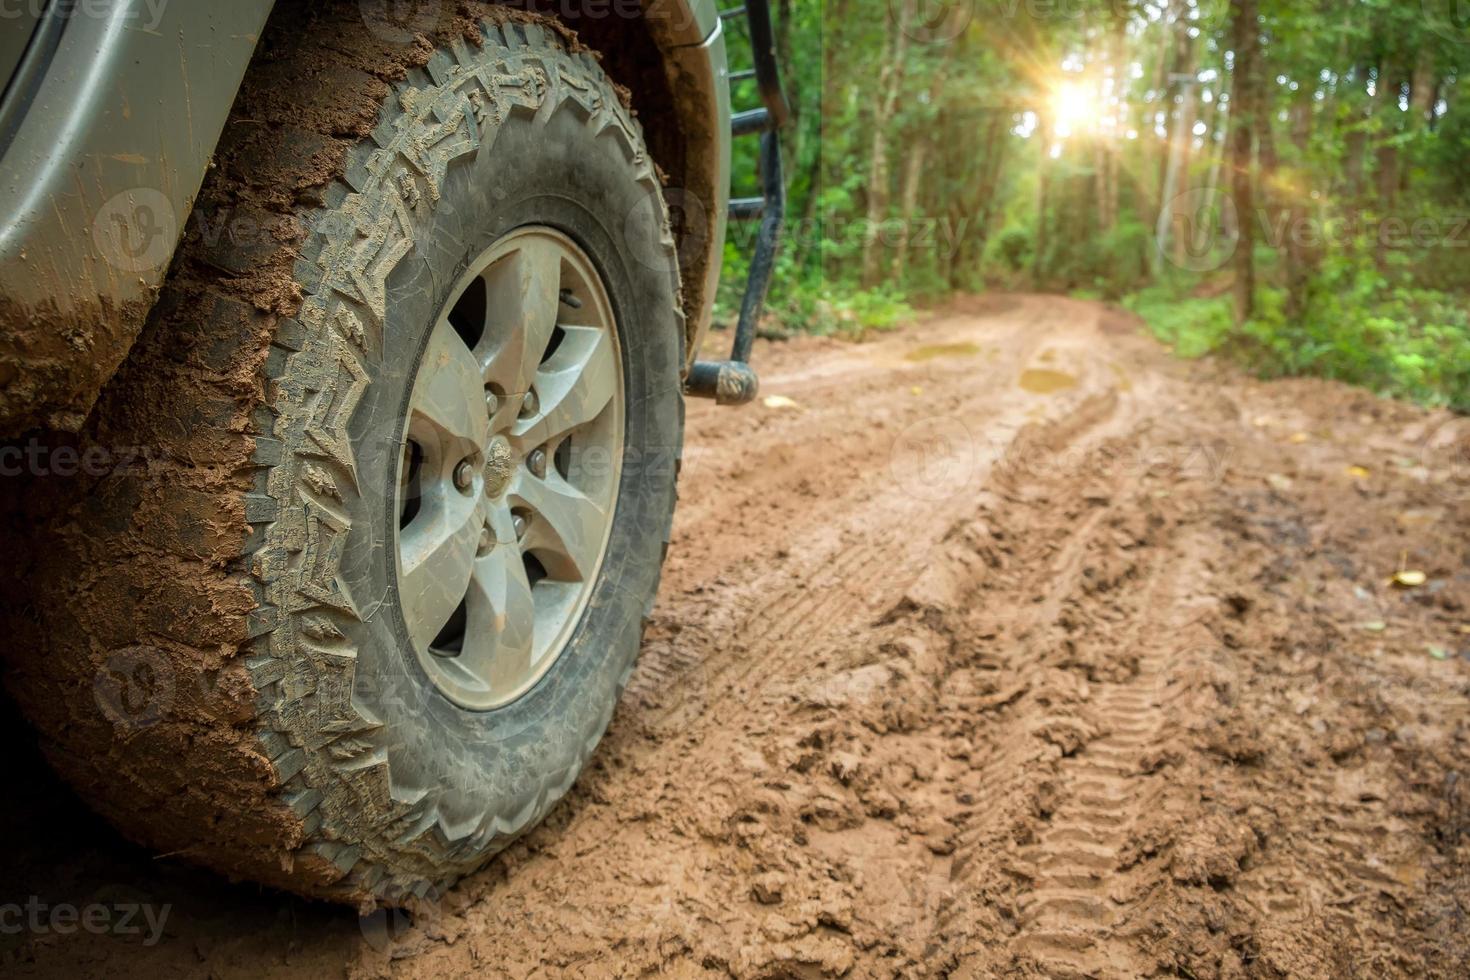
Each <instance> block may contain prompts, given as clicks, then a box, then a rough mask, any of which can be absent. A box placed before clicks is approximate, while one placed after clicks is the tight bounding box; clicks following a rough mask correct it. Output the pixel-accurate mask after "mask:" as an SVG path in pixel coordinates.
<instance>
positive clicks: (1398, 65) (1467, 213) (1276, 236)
mask: <svg viewBox="0 0 1470 980" xmlns="http://www.w3.org/2000/svg"><path fill="white" fill-rule="evenodd" d="M777 7H778V9H777V12H776V13H777V18H778V20H777V27H776V31H777V39H776V43H777V54H778V57H779V60H780V63H781V65H782V68H783V71H784V78H785V82H786V85H787V88H788V91H789V94H790V96H791V100H792V104H793V119H792V122H791V124H790V126H789V127H788V130H787V132H786V133H785V134H784V139H785V145H784V159H785V169H786V173H787V179H788V184H789V193H790V203H789V223H788V229H787V238H786V240H785V243H784V245H783V250H782V253H781V256H780V259H779V263H778V267H777V270H778V271H777V278H776V282H775V285H774V286H773V288H772V293H771V298H770V305H769V311H770V315H769V316H768V318H767V323H766V324H765V326H764V328H763V329H764V330H765V331H766V332H768V333H776V334H781V333H789V332H805V331H815V332H841V333H845V334H852V335H864V334H868V333H871V332H874V331H881V330H884V329H885V328H888V327H891V326H893V325H895V324H897V323H898V322H900V321H901V320H903V319H904V318H905V317H907V316H909V314H910V312H911V310H912V309H914V308H915V307H919V306H923V305H925V304H932V303H935V302H938V301H941V300H942V299H943V298H944V297H945V296H947V295H949V294H953V293H956V292H980V291H984V290H988V289H1004V290H1012V291H1037V292H1052V293H1065V294H1070V295H1079V296H1084V297H1090V298H1095V299H1102V300H1106V301H1109V302H1114V303H1117V304H1120V305H1122V306H1125V307H1127V308H1128V309H1130V310H1132V311H1134V312H1136V313H1137V314H1139V315H1140V316H1141V317H1142V318H1143V319H1144V321H1146V322H1147V324H1148V325H1149V327H1150V328H1151V330H1152V331H1153V332H1154V333H1155V334H1156V335H1157V336H1158V337H1159V338H1160V340H1161V341H1163V342H1164V343H1165V344H1166V345H1168V346H1169V347H1171V348H1172V349H1173V350H1174V351H1175V352H1177V353H1178V354H1179V355H1181V356H1185V357H1196V356H1200V355H1203V354H1206V353H1212V352H1213V353H1219V354H1221V355H1222V356H1227V357H1230V358H1232V359H1235V360H1237V361H1239V362H1241V363H1243V364H1245V365H1247V366H1248V367H1249V368H1251V369H1252V370H1254V371H1256V372H1257V373H1259V374H1262V375H1264V376H1281V375H1302V374H1310V375H1319V376H1324V377H1330V378H1336V379H1340V380H1343V381H1347V382H1350V383H1354V384H1360V385H1364V386H1367V387H1369V388H1371V389H1373V390H1376V391H1379V392H1382V393H1385V394H1391V395H1395V396H1399V397H1404V398H1409V399H1413V400H1415V401H1418V402H1421V403H1425V404H1432V405H1447V406H1450V407H1452V408H1454V409H1456V410H1459V411H1464V410H1467V409H1470V316H1467V286H1470V276H1467V273H1470V206H1467V205H1470V166H1467V163H1466V161H1467V159H1470V106H1467V102H1470V100H1467V99H1466V98H1465V97H1464V95H1465V93H1464V92H1462V90H1461V84H1462V82H1461V77H1462V73H1463V69H1464V67H1465V66H1466V64H1467V63H1470V16H1467V14H1466V12H1465V8H1464V5H1463V4H1459V3H1457V2H1456V0H1424V2H1422V3H1420V2H1417V0H1416V2H1402V0H1228V2H1227V0H779V3H778V5H777ZM741 40H742V39H740V38H739V37H734V38H732V39H731V41H730V47H731V52H732V62H733V63H734V64H735V65H736V66H737V67H738V66H741V65H742V61H743V58H744V57H745V55H744V52H743V51H742V48H741ZM742 85H744V86H752V88H751V89H750V90H749V91H747V90H744V89H742V88H741V86H742ZM755 97H756V96H755V93H754V90H753V82H743V83H738V84H737V86H736V90H735V102H736V104H737V106H738V105H741V104H743V103H750V104H754V102H755ZM737 143H738V145H737V148H736V157H735V164H734V165H735V172H736V174H737V175H743V179H745V180H746V181H748V183H749V187H748V190H751V191H753V189H754V187H755V182H756V176H755V174H756V170H757V165H756V159H755V157H756V153H755V147H754V143H753V141H750V140H742V141H737ZM737 190H738V188H737ZM753 235H754V229H753V228H750V227H747V226H733V227H732V229H731V234H730V237H729V242H728V244H727V249H726V265H727V275H726V277H725V283H726V285H725V286H724V287H723V288H724V289H725V290H726V293H725V295H724V296H723V297H722V308H723V309H726V310H728V309H730V308H733V307H734V306H735V305H736V302H737V299H736V297H737V291H738V289H739V287H740V284H741V283H742V282H743V276H742V275H741V273H742V272H743V268H744V265H745V261H746V256H747V254H748V252H749V246H750V242H751V238H752V237H753Z"/></svg>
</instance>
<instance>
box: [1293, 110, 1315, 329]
mask: <svg viewBox="0 0 1470 980" xmlns="http://www.w3.org/2000/svg"><path fill="white" fill-rule="evenodd" d="M1312 101H1313V99H1312V90H1311V88H1310V87H1309V86H1306V85H1303V86H1302V87H1301V88H1300V89H1298V91H1297V94H1296V98H1295V100H1294V101H1293V103H1292V107H1291V145H1292V147H1293V149H1294V150H1295V151H1296V160H1295V166H1294V167H1293V168H1292V172H1293V173H1295V174H1296V175H1297V176H1298V178H1299V179H1297V180H1293V181H1289V182H1288V184H1287V189H1286V193H1287V194H1289V195H1290V204H1289V206H1288V208H1287V213H1286V228H1285V234H1286V242H1285V246H1286V317H1287V319H1288V320H1292V321H1295V320H1299V319H1301V316H1302V314H1303V313H1305V312H1306V307H1307V286H1308V284H1309V282H1310V280H1311V274H1312V271H1313V269H1314V267H1315V265H1316V262H1317V251H1318V248H1319V245H1318V244H1317V242H1316V233H1315V232H1314V229H1312V228H1310V227H1309V226H1308V222H1309V220H1310V218H1311V212H1310V211H1309V210H1308V206H1307V202H1308V200H1309V194H1310V193H1311V181H1310V176H1309V174H1310V170H1309V161H1308V158H1307V155H1308V153H1309V152H1310V147H1311V138H1312Z"/></svg>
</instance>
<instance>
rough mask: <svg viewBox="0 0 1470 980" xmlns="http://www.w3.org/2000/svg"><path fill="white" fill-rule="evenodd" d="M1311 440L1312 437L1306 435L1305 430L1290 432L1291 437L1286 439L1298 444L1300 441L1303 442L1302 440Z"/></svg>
mask: <svg viewBox="0 0 1470 980" xmlns="http://www.w3.org/2000/svg"><path fill="white" fill-rule="evenodd" d="M1311 440H1312V437H1311V436H1309V435H1307V434H1306V433H1305V432H1293V433H1292V434H1291V438H1290V439H1288V440H1287V441H1288V442H1291V443H1295V444H1296V445H1298V446H1300V445H1301V444H1302V443H1304V442H1310V441H1311Z"/></svg>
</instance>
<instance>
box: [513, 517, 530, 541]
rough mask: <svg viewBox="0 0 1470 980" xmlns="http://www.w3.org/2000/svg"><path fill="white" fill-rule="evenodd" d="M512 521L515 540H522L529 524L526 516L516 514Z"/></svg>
mask: <svg viewBox="0 0 1470 980" xmlns="http://www.w3.org/2000/svg"><path fill="white" fill-rule="evenodd" d="M512 521H513V523H514V524H515V526H516V538H517V539H519V538H524V537H525V536H526V527H527V526H528V525H529V524H530V523H531V522H530V521H528V520H527V519H526V515H525V514H517V515H515V517H514V518H512Z"/></svg>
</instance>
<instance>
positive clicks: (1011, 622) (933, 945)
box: [0, 296, 1470, 980]
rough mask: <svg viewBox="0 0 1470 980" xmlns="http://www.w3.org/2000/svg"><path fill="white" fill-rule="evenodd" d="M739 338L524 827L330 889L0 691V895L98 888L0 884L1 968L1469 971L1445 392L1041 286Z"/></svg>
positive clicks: (1451, 467) (1459, 523)
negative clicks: (160, 811)
mask: <svg viewBox="0 0 1470 980" xmlns="http://www.w3.org/2000/svg"><path fill="white" fill-rule="evenodd" d="M759 354H760V357H759V360H760V364H761V367H762V373H763V376H764V395H765V396H767V397H768V398H770V399H771V400H769V401H767V402H766V403H764V404H759V403H758V404H757V405H755V406H753V407H751V408H749V409H746V410H743V411H730V410H720V409H715V408H712V407H710V406H706V405H702V404H696V405H692V406H691V411H690V418H689V442H690V445H689V453H688V459H687V463H686V469H685V474H684V478H683V482H682V502H681V505H680V512H679V516H678V520H677V524H676V534H675V540H674V545H673V550H672V553H671V555H670V558H669V564H668V567H667V571H666V574H665V577H664V586H663V590H662V594H661V596H660V599H659V603H658V610H657V616H656V619H655V621H654V623H653V625H652V627H651V629H650V631H649V634H648V637H647V640H646V643H645V648H644V652H643V656H642V661H641V664H640V666H639V668H638V671H637V673H636V674H635V676H634V679H633V681H632V684H631V686H630V688H629V689H628V691H627V693H626V695H625V697H624V699H623V702H622V704H621V706H620V708H619V710H618V714H617V717H616V719H615V720H614V723H613V728H612V731H611V732H610V734H609V735H608V737H607V740H606V741H605V742H604V744H603V746H602V749H601V750H600V752H599V754H598V755H597V757H596V759H595V761H594V763H593V765H592V766H591V767H590V768H589V770H588V772H587V773H586V774H585V775H584V776H583V778H582V779H581V781H580V782H579V783H578V784H577V786H576V788H575V790H574V791H573V792H572V794H571V795H570V797H569V798H568V799H567V800H566V802H565V803H564V804H563V805H562V806H561V807H560V808H559V809H558V810H557V811H556V813H555V814H554V815H553V817H552V818H551V819H550V820H549V821H548V822H547V823H546V824H545V825H544V826H542V827H541V828H539V829H538V830H536V831H535V832H534V833H532V834H531V835H530V836H529V837H527V838H526V839H525V840H523V841H522V842H520V843H518V844H517V845H515V846H514V847H512V848H511V849H510V850H509V851H508V852H507V853H506V854H505V855H504V856H503V857H501V858H500V859H498V860H496V861H495V862H494V863H493V864H492V865H491V866H490V867H489V868H487V869H486V870H485V871H483V872H481V873H480V874H478V875H476V876H475V877H473V878H471V879H469V880H468V881H466V882H464V883H463V884H462V885H460V886H459V887H458V888H456V889H455V890H454V891H453V892H451V893H450V894H447V895H444V896H440V897H439V898H438V899H436V900H434V901H431V902H428V903H426V906H425V907H424V908H422V909H420V910H419V911H418V913H417V914H416V915H413V916H408V915H404V914H401V913H399V914H388V913H381V912H380V913H378V914H376V915H373V916H369V917H367V918H365V919H359V918H358V916H357V915H356V914H354V913H353V912H351V911H348V910H341V909H335V908H330V907H326V906H321V905H314V904H311V903H306V902H300V901H297V900H294V899H291V898H288V897H285V896H281V895H278V894H274V893H270V892H266V891H263V890H260V889H257V888H253V887H249V886H244V885H230V884H227V883H225V882H222V881H220V880H218V879H216V878H214V877H212V876H211V875H209V874H207V873H204V872H200V871H196V870H194V869H191V868H189V867H187V866H183V865H179V864H176V863H174V862H173V861H172V860H170V859H169V858H167V857H162V858H159V857H155V856H152V855H148V854H144V853H141V852H139V851H137V850H136V849H134V848H131V847H130V846H128V845H127V844H125V843H123V842H122V841H121V840H119V839H118V838H117V837H116V836H115V835H113V834H112V833H111V832H110V831H109V830H108V829H107V828H106V827H105V826H103V825H101V824H100V823H99V822H97V821H96V820H95V819H94V818H92V817H90V816H88V815H87V814H86V813H85V812H84V811H82V810H81V808H80V807H79V805H78V804H76V803H75V802H74V801H72V799H71V798H70V796H69V795H68V794H67V792H66V791H65V790H64V789H63V788H61V787H59V786H58V785H57V784H56V783H55V781H54V780H52V779H51V778H50V777H49V776H48V775H47V774H46V772H45V770H44V767H43V766H41V764H40V763H39V762H38V761H37V757H36V756H35V754H34V751H33V749H32V748H30V747H28V745H27V742H26V739H27V736H26V735H25V734H24V733H23V732H17V731H11V732H10V733H9V734H11V736H12V737H11V739H10V740H9V741H10V743H11V744H12V745H18V746H19V748H16V749H15V750H14V751H13V752H12V760H13V761H12V763H11V764H12V765H13V767H14V770H13V771H14V772H16V773H17V774H18V777H17V778H14V779H12V781H11V788H12V792H11V794H10V798H9V799H8V801H7V802H6V803H5V804H4V807H3V811H4V817H3V827H4V834H5V836H4V840H5V853H4V854H3V857H0V862H3V863H0V886H3V892H4V894H3V895H0V899H3V901H7V902H12V903H19V904H21V905H23V904H24V903H26V902H28V901H33V902H39V903H45V904H46V905H47V906H48V907H59V906H62V905H74V906H77V907H78V908H79V909H84V908H85V907H86V906H88V905H92V906H97V905H101V906H103V907H105V908H107V909H109V910H113V911H109V912H108V916H109V918H108V922H109V923H110V925H108V927H107V928H102V929H87V928H76V927H74V928H73V929H71V930H70V931H66V932H64V931H63V930H62V929H61V928H59V927H58V926H57V924H56V923H55V922H54V921H53V920H50V919H47V918H45V915H44V914H43V915H42V919H41V922H42V926H41V928H35V927H34V926H33V925H26V926H24V927H23V928H21V929H19V930H15V929H13V928H12V926H13V925H14V924H15V923H16V922H18V921H20V918H19V917H18V916H17V915H10V917H9V918H3V917H0V927H3V928H0V954H3V959H0V972H3V973H6V974H12V975H17V976H48V977H53V976H54V977H61V976H67V977H70V976H117V977H148V978H159V977H172V976H185V977H201V978H203V977H221V978H223V977H250V978H260V977H302V978H306V977H309V978H313V980H317V978H323V980H324V978H329V977H336V976H343V975H345V976H352V977H378V976H384V977H390V976H391V977H433V976H465V975H470V974H478V975H485V976H514V977H522V976H545V977H559V976H574V977H606V976H628V977H633V976H671V977H705V976H709V977H719V976H727V975H728V976H737V977H823V976H849V977H890V976H895V977H896V976H936V975H938V976H955V977H993V976H1036V977H1040V976H1056V977H1062V976H1087V977H1135V976H1180V977H1288V976H1290V977H1359V976H1361V977H1369V976H1373V977H1378V976H1424V975H1429V976H1440V977H1463V976H1466V975H1470V918H1467V911H1470V786H1467V780H1470V569H1467V552H1470V534H1467V529H1470V432H1467V430H1466V428H1465V426H1464V422H1463V420H1461V421H1456V420H1454V419H1452V418H1451V417H1449V416H1448V415H1446V414H1444V413H1432V412H1425V411H1422V410H1419V409H1415V408H1411V407H1407V406H1404V405H1401V404H1397V403H1394V402H1389V401H1384V400H1381V399H1378V398H1375V397H1373V396H1371V395H1369V394H1367V393H1364V392H1361V391H1356V390H1352V389H1348V388H1345V387H1341V386H1338V385H1333V384H1329V383H1326V382H1316V381H1288V382H1273V383H1264V382H1258V381H1253V380H1249V379H1246V378H1243V377H1242V376H1240V375H1239V374H1237V373H1235V372H1233V371H1231V370H1228V369H1226V368H1223V367H1220V366H1218V365H1212V364H1209V363H1194V364H1187V363H1183V362H1179V361H1175V360H1173V359H1172V358H1170V356H1169V355H1168V354H1167V352H1165V351H1163V350H1161V349H1160V348H1159V347H1158V345H1156V344H1155V343H1153V342H1152V341H1150V340H1147V339H1145V338H1144V337H1142V336H1141V335H1140V334H1139V332H1138V330H1137V327H1136V324H1135V323H1134V322H1132V321H1131V320H1130V319H1129V318H1128V317H1127V316H1126V315H1123V314H1119V313H1116V312H1113V311H1109V310H1107V309H1105V308H1104V307H1101V306H1098V305H1094V304H1089V303H1083V302H1077V301H1070V300H1062V299H1051V298H1041V297H1022V296H1017V297H991V298H986V299H984V300H969V301H964V302H958V303H956V304H954V305H953V306H951V307H948V308H946V309H945V310H942V311H940V312H938V313H935V314H933V315H931V316H929V317H927V318H926V319H925V320H924V321H923V322H921V323H919V324H917V325H915V326H912V327H910V328H907V329H905V330H903V331H900V332H897V333H894V334H889V335H885V336H883V337H882V338H880V339H877V340H875V341H872V342H870V343H865V344H860V345H852V344H844V343H839V342H836V341H831V340H821V339H813V338H807V339H801V340H796V341H792V342H789V343H784V344H771V345H764V346H763V349H762V350H760V352H759ZM128 905H138V906H143V907H146V908H149V909H151V910H152V911H153V913H154V917H155V919H157V918H158V917H159V913H160V912H162V911H165V910H166V919H165V921H164V922H163V924H162V926H161V928H160V929H159V930H158V932H157V934H156V935H155V934H151V933H150V932H149V930H148V928H147V925H146V922H143V921H142V920H141V918H140V919H139V923H138V925H140V926H141V927H142V928H141V932H133V933H125V932H124V931H123V930H122V929H120V928H118V927H117V924H116V916H115V914H114V913H115V911H116V909H119V908H122V907H124V906H128ZM0 911H3V910H0ZM94 921H95V922H101V921H102V916H101V914H100V913H99V914H98V917H97V918H96V919H95V920H94ZM153 940H156V941H153Z"/></svg>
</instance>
